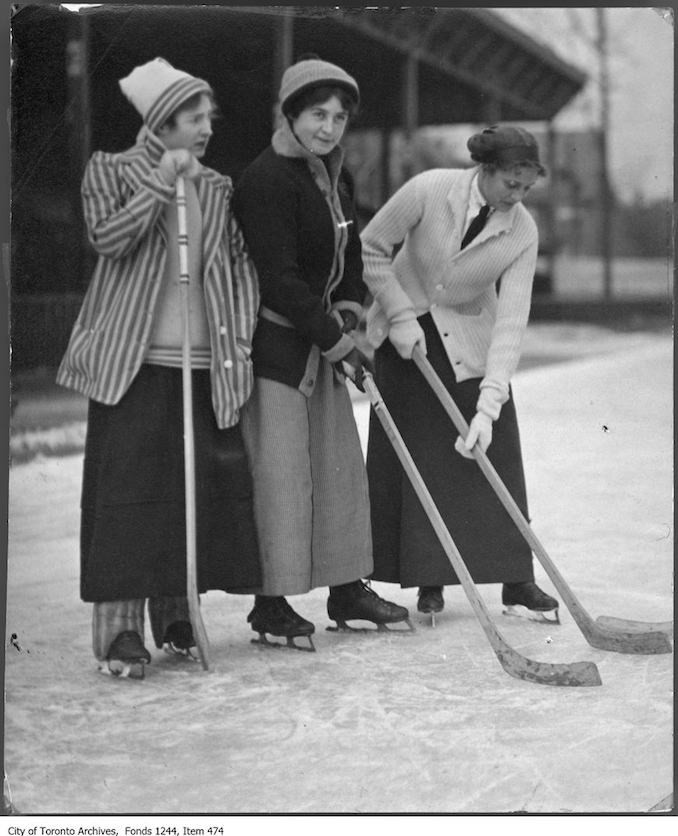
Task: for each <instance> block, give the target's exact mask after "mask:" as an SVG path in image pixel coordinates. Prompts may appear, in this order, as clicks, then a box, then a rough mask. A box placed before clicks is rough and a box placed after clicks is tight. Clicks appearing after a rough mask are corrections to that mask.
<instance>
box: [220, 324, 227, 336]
mask: <svg viewBox="0 0 678 836" xmlns="http://www.w3.org/2000/svg"><path fill="white" fill-rule="evenodd" d="M219 333H220V334H225V333H226V326H225V325H222V326H221V328H220V329H219Z"/></svg>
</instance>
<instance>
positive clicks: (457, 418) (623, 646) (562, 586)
mask: <svg viewBox="0 0 678 836" xmlns="http://www.w3.org/2000/svg"><path fill="white" fill-rule="evenodd" d="M412 359H413V360H414V362H415V364H416V365H417V368H418V369H419V370H420V371H421V373H422V374H423V376H424V377H425V379H426V380H427V382H428V383H429V385H430V386H431V388H432V389H433V391H434V392H435V394H436V396H437V397H438V400H439V401H440V403H441V404H442V406H443V408H444V410H445V411H446V412H447V414H448V415H449V416H450V418H451V419H452V423H453V424H454V426H455V427H456V429H457V431H458V432H459V434H460V435H461V437H462V438H466V435H467V433H468V424H467V423H466V419H465V418H464V416H463V415H462V414H461V411H460V409H459V407H458V406H457V405H456V403H455V402H454V399H453V398H452V395H450V393H449V392H448V391H447V389H446V388H445V386H444V384H443V382H442V381H441V380H440V378H439V377H438V375H437V374H436V372H435V370H434V368H433V366H432V365H431V364H430V363H429V361H428V360H427V359H426V356H425V355H424V353H423V352H422V351H421V349H420V348H419V347H418V346H417V347H416V348H415V350H414V354H413V356H412ZM472 452H473V456H474V458H475V460H476V461H477V462H478V465H479V467H480V469H481V470H482V472H483V474H484V475H485V477H486V478H487V480H488V482H489V483H490V485H491V486H492V488H493V489H494V492H495V493H496V494H497V496H498V497H499V499H500V501H501V503H502V505H503V506H504V508H506V510H507V512H508V514H509V516H510V517H511V519H512V520H513V522H514V523H515V524H516V527H517V528H518V530H519V531H520V533H521V534H522V535H523V537H524V539H525V540H526V541H527V543H528V545H529V546H530V548H531V549H532V551H533V552H534V554H535V556H536V557H537V559H538V560H539V562H540V563H541V565H542V566H543V567H544V569H545V570H546V574H547V575H548V576H549V578H550V579H551V582H552V583H553V585H554V587H555V588H556V590H557V591H558V593H559V594H560V597H561V598H562V599H563V601H564V603H565V606H566V607H567V608H568V610H569V611H570V613H571V614H572V618H573V619H574V621H575V622H576V624H577V626H578V627H579V629H580V630H581V632H582V633H583V634H584V637H585V638H586V641H587V642H588V643H589V644H590V645H591V646H592V647H596V648H598V649H599V650H612V651H615V652H616V653H640V654H655V653H670V652H671V641H670V640H669V637H668V636H667V634H666V633H665V632H662V631H661V630H656V629H654V627H653V625H651V624H649V625H646V626H645V628H644V629H643V628H637V629H625V628H624V627H623V625H622V624H618V625H617V624H610V623H607V622H605V623H596V622H595V621H594V620H593V619H592V618H591V616H590V615H589V613H588V612H587V611H586V610H585V609H584V607H583V606H582V604H581V603H580V602H579V600H578V598H577V596H576V595H575V594H574V592H573V591H572V589H571V588H570V586H569V584H568V583H567V581H566V580H565V578H564V577H563V576H562V575H561V574H560V572H559V571H558V569H557V567H556V565H555V564H554V563H553V561H552V560H551V558H550V557H549V555H548V554H547V552H546V549H545V548H544V547H543V546H542V544H541V543H540V541H539V539H538V538H537V535H536V534H535V533H534V531H533V530H532V528H531V526H530V524H529V523H528V522H527V520H526V519H525V517H524V516H523V513H522V511H521V510H520V508H519V507H518V505H517V504H516V502H515V500H514V499H513V497H512V496H511V494H510V492H509V490H508V488H507V487H506V486H505V485H504V483H503V482H502V480H501V478H500V477H499V474H498V473H497V471H496V470H495V469H494V467H493V465H492V463H491V462H490V460H489V458H488V457H487V455H486V454H485V453H483V451H482V450H481V449H480V447H479V445H478V444H476V445H475V446H474V448H473V451H472ZM638 623H639V622H636V624H638Z"/></svg>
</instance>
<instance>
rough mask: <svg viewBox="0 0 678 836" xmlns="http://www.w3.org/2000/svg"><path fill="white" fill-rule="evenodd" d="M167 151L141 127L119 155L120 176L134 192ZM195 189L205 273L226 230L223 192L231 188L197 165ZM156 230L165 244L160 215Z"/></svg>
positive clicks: (151, 134)
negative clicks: (120, 162)
mask: <svg viewBox="0 0 678 836" xmlns="http://www.w3.org/2000/svg"><path fill="white" fill-rule="evenodd" d="M166 150H167V148H166V147H165V145H164V143H163V142H162V140H160V139H159V137H157V136H156V135H155V134H154V133H153V132H152V131H150V130H149V129H148V128H147V127H146V126H145V125H144V126H143V127H142V128H141V130H140V131H139V133H138V134H137V140H136V144H135V145H134V146H132V148H130V149H128V150H127V151H124V152H123V153H122V154H121V155H120V158H121V160H122V162H123V166H122V177H123V178H124V179H125V180H126V181H127V182H128V183H129V184H130V186H131V187H132V188H133V189H137V188H139V185H140V183H141V179H142V178H143V177H144V176H146V175H147V174H148V173H149V172H150V171H152V170H153V169H154V168H157V166H158V163H159V162H160V160H161V158H162V155H163V154H164V153H165V151H166ZM195 187H196V191H197V194H198V202H199V203H200V210H201V212H202V217H203V264H204V271H205V273H206V272H207V269H208V267H209V266H210V264H211V263H212V261H213V260H214V257H215V255H216V252H217V249H218V246H219V241H220V240H221V237H222V233H223V230H224V228H225V227H224V224H225V215H226V205H227V194H226V192H227V190H229V189H232V187H231V181H230V179H229V178H227V177H224V176H223V175H221V174H219V173H218V172H216V171H214V169H212V168H207V166H204V165H200V171H199V174H198V177H197V178H196V180H195ZM158 228H159V230H160V234H161V236H162V238H163V240H164V241H165V244H167V243H168V242H167V227H166V224H165V219H164V217H163V215H162V214H161V215H160V217H159V218H158Z"/></svg>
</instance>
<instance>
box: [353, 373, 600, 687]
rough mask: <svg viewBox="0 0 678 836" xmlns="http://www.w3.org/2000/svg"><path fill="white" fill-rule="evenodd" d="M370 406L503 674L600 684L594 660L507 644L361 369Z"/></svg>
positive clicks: (368, 376) (533, 679)
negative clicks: (553, 657)
mask: <svg viewBox="0 0 678 836" xmlns="http://www.w3.org/2000/svg"><path fill="white" fill-rule="evenodd" d="M362 382H363V384H364V386H365V391H366V392H367V394H368V396H369V398H370V401H371V402H372V407H373V409H374V411H375V413H376V415H377V417H378V418H379V421H380V422H381V425H382V426H383V428H384V430H385V432H386V435H387V436H388V438H389V441H390V442H391V445H392V446H393V449H394V451H395V453H396V455H397V456H398V458H399V460H400V463H401V464H402V466H403V469H404V470H405V473H406V474H407V477H408V479H409V480H410V482H411V483H412V487H413V488H414V490H415V493H416V494H417V496H418V497H419V501H420V502H421V504H422V506H423V508H424V511H425V512H426V515H427V516H428V518H429V520H430V522H431V525H432V526H433V528H434V530H435V532H436V535H437V536H438V539H439V541H440V545H441V546H442V547H443V549H444V550H445V554H446V555H447V557H448V559H449V561H450V563H451V564H452V567H453V569H454V571H455V573H456V575H457V577H458V578H459V581H460V583H461V585H462V587H463V589H464V592H465V593H466V597H467V598H468V600H469V603H470V604H471V607H472V609H473V612H474V613H475V615H476V617H477V618H478V620H479V621H480V625H481V627H482V628H483V630H484V631H485V635H486V636H487V638H488V640H489V642H490V645H491V646H492V649H493V650H494V652H495V655H496V657H497V659H498V660H499V663H500V665H501V666H502V667H503V668H504V670H505V671H506V673H508V674H509V675H510V676H513V677H515V678H516V679H523V680H526V681H527V682H537V683H539V684H540V685H575V686H577V685H578V686H586V685H601V684H602V682H601V679H600V674H599V672H598V668H597V667H596V665H595V664H594V663H593V662H575V663H573V664H562V663H561V664H552V663H551V662H537V661H535V660H534V659H528V658H527V657H526V656H522V655H521V654H520V653H518V652H517V651H516V650H514V649H513V648H512V647H511V646H510V645H509V644H507V643H506V641H505V640H504V638H503V637H502V636H501V634H500V633H499V631H498V630H497V627H496V625H495V624H494V622H493V621H492V618H491V617H490V614H489V612H488V611H487V607H486V606H485V602H484V601H483V599H482V598H481V597H480V594H479V593H478V590H477V588H476V585H475V583H474V582H473V579H472V578H471V575H470V573H469V571H468V569H467V568H466V564H465V563H464V560H463V558H462V556H461V554H460V553H459V550H458V549H457V546H456V544H455V542H454V540H453V539H452V535H451V534H450V532H449V531H448V529H447V526H446V525H445V522H444V520H443V518H442V516H441V515H440V512H439V511H438V508H437V507H436V504H435V502H434V501H433V497H432V496H431V494H430V492H429V490H428V488H427V487H426V485H425V484H424V480H423V479H422V477H421V474H420V473H419V470H418V469H417V466H416V464H415V463H414V460H413V458H412V456H411V455H410V452H409V450H408V449H407V446H406V445H405V442H404V441H403V438H402V436H401V435H400V432H399V431H398V428H397V427H396V425H395V422H394V420H393V418H392V417H391V414H390V413H389V411H388V409H387V408H386V405H385V403H384V401H383V399H382V397H381V395H380V394H379V390H378V389H377V387H376V384H375V383H374V380H373V379H372V375H371V374H370V373H369V372H364V375H363V380H362Z"/></svg>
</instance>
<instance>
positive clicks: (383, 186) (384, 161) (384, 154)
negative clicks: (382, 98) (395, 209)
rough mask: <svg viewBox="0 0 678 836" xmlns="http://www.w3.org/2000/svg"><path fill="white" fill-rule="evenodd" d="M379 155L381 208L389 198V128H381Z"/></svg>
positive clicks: (388, 126) (385, 126) (387, 126)
mask: <svg viewBox="0 0 678 836" xmlns="http://www.w3.org/2000/svg"><path fill="white" fill-rule="evenodd" d="M380 133H381V153H380V154H379V162H380V166H379V203H380V205H381V206H383V205H384V203H386V201H387V200H388V199H389V197H390V196H391V127H390V125H384V126H383V127H382V128H381V132H380Z"/></svg>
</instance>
